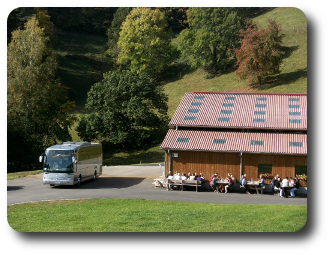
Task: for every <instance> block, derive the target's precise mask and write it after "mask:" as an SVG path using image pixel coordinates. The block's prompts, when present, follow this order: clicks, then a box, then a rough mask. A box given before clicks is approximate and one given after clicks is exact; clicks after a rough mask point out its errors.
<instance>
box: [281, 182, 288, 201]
mask: <svg viewBox="0 0 330 255" xmlns="http://www.w3.org/2000/svg"><path fill="white" fill-rule="evenodd" d="M288 188H289V180H288V177H285V178H284V179H283V180H282V196H283V197H285V198H287V197H288V196H287V194H286V191H287V189H288Z"/></svg>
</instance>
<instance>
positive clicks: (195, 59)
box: [178, 7, 245, 74]
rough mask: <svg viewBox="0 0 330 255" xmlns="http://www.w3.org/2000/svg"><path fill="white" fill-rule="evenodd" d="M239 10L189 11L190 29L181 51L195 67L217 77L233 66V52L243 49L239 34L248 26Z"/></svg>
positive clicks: (183, 35)
mask: <svg viewBox="0 0 330 255" xmlns="http://www.w3.org/2000/svg"><path fill="white" fill-rule="evenodd" d="M236 9H239V8H200V7H196V8H189V11H188V23H189V28H187V29H185V30H183V31H182V32H181V33H180V36H179V38H178V48H179V50H180V51H181V54H182V56H183V58H186V59H187V60H188V63H189V64H190V65H191V66H192V67H194V68H197V67H202V68H204V70H206V71H207V72H209V73H212V74H217V73H219V71H220V70H223V69H224V68H226V67H227V66H228V65H229V64H231V62H232V60H233V54H232V53H231V52H230V51H229V49H233V48H237V47H238V46H239V44H240V40H239V37H238V33H239V30H240V29H242V28H243V27H244V22H245V19H244V18H243V17H242V16H240V13H241V12H238V10H236Z"/></svg>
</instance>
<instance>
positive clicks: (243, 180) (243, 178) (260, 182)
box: [239, 174, 266, 194]
mask: <svg viewBox="0 0 330 255" xmlns="http://www.w3.org/2000/svg"><path fill="white" fill-rule="evenodd" d="M239 183H240V188H241V189H245V191H246V193H248V194H251V193H250V192H251V191H250V187H249V185H247V179H246V174H243V175H242V176H241V179H240V180H239ZM265 185H266V184H265V180H264V177H263V175H260V176H259V180H258V186H257V187H258V188H262V187H264V186H265Z"/></svg>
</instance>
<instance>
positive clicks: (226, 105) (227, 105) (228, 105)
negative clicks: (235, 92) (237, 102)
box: [222, 103, 234, 107]
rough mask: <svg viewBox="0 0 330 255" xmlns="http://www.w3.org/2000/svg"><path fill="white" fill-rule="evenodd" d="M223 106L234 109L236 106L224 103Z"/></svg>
mask: <svg viewBox="0 0 330 255" xmlns="http://www.w3.org/2000/svg"><path fill="white" fill-rule="evenodd" d="M222 106H223V107H234V104H232V103H224V104H223V105H222Z"/></svg>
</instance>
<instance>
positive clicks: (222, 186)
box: [216, 179, 228, 190]
mask: <svg viewBox="0 0 330 255" xmlns="http://www.w3.org/2000/svg"><path fill="white" fill-rule="evenodd" d="M216 184H217V185H218V186H219V190H225V186H226V185H228V180H222V179H221V180H218V181H217V182H216Z"/></svg>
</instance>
